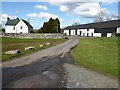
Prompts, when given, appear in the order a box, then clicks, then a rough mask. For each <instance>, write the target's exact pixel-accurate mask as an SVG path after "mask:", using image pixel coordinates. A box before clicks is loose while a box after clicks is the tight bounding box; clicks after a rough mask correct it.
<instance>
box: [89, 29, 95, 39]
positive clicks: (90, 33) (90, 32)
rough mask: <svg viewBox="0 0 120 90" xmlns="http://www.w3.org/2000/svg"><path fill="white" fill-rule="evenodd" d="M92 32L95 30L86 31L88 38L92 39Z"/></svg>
mask: <svg viewBox="0 0 120 90" xmlns="http://www.w3.org/2000/svg"><path fill="white" fill-rule="evenodd" d="M94 31H95V29H89V30H88V31H87V33H88V36H90V37H92V34H93V33H94Z"/></svg>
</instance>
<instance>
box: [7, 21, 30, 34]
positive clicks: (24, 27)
mask: <svg viewBox="0 0 120 90" xmlns="http://www.w3.org/2000/svg"><path fill="white" fill-rule="evenodd" d="M21 26H22V29H21ZM14 27H15V29H14ZM5 33H29V30H28V26H27V25H26V24H25V23H24V22H23V21H22V20H20V22H19V23H18V24H17V25H16V26H5Z"/></svg>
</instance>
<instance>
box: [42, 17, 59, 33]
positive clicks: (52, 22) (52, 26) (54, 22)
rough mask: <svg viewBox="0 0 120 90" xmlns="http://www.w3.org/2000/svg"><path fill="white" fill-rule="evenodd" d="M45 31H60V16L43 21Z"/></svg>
mask: <svg viewBox="0 0 120 90" xmlns="http://www.w3.org/2000/svg"><path fill="white" fill-rule="evenodd" d="M42 31H43V33H57V32H58V33H60V21H59V19H58V18H56V19H53V18H50V19H49V20H48V22H44V23H43V27H42Z"/></svg>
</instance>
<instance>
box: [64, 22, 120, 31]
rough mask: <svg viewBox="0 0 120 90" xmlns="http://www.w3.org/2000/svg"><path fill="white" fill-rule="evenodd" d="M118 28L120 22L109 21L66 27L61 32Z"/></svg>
mask: <svg viewBox="0 0 120 90" xmlns="http://www.w3.org/2000/svg"><path fill="white" fill-rule="evenodd" d="M117 27H120V20H111V21H105V22H98V23H88V24H81V25H76V26H68V27H66V28H64V29H63V30H65V29H67V30H72V29H89V28H91V29H92V28H117Z"/></svg>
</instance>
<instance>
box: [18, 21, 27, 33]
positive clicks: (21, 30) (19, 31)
mask: <svg viewBox="0 0 120 90" xmlns="http://www.w3.org/2000/svg"><path fill="white" fill-rule="evenodd" d="M21 26H22V27H23V28H22V29H21V28H20V27H21ZM16 32H17V33H21V32H22V33H28V26H27V25H26V24H25V23H24V22H23V21H22V20H20V21H19V23H18V24H17V25H16Z"/></svg>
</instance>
